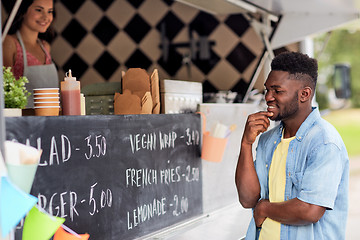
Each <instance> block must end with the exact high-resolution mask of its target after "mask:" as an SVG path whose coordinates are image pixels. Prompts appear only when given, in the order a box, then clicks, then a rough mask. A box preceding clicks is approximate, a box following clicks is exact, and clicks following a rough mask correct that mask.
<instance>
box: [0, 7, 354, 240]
mask: <svg viewBox="0 0 360 240" xmlns="http://www.w3.org/2000/svg"><path fill="white" fill-rule="evenodd" d="M5 2H6V1H5ZM5 2H4V1H3V6H2V7H3V9H2V10H3V11H2V15H4V14H7V15H9V14H10V13H11V11H12V10H13V8H12V7H8V6H7V5H8V4H6V3H5ZM6 7H7V8H8V9H5V8H6ZM55 7H56V11H57V19H56V22H55V23H54V27H55V30H56V32H57V36H56V38H55V40H54V41H53V42H52V49H53V50H52V57H53V59H54V61H55V62H56V63H57V65H58V72H59V77H60V79H63V78H64V76H65V72H66V71H67V70H68V69H69V68H71V69H72V71H73V75H74V76H76V77H78V79H79V80H80V82H81V85H82V90H83V93H84V95H85V99H86V100H85V102H86V105H87V106H91V104H94V103H93V102H90V99H95V98H96V97H98V98H101V99H102V100H104V99H106V101H108V99H109V96H110V100H111V101H110V103H111V104H110V105H112V104H113V102H112V100H113V99H114V94H115V92H116V91H121V86H120V85H116V82H118V83H119V84H120V82H121V80H122V77H123V73H122V72H126V71H127V69H129V68H138V67H139V68H143V69H145V70H146V71H148V72H150V71H152V70H153V69H158V70H159V78H160V85H161V86H160V89H159V95H161V104H162V105H161V108H162V114H121V115H109V114H108V113H109V112H106V113H101V114H99V113H97V112H94V114H93V115H89V113H90V110H89V111H88V115H86V116H50V117H49V116H21V117H5V116H4V113H3V105H4V104H3V96H2V91H0V93H1V94H0V107H1V109H0V135H1V136H0V149H1V152H2V153H4V141H5V139H6V140H14V141H17V142H20V143H23V144H27V145H31V146H33V147H35V148H38V149H42V150H43V153H42V156H41V159H40V161H39V166H38V168H37V172H36V175H35V179H34V183H33V186H32V190H31V192H30V194H33V195H34V196H35V197H36V198H37V199H38V201H37V205H38V206H39V208H41V209H43V211H45V212H46V213H47V214H49V215H52V216H57V217H60V218H63V219H65V222H64V223H63V226H66V228H67V229H72V231H73V232H75V233H77V234H83V233H89V234H90V238H89V239H106V240H107V239H109V240H110V239H193V238H199V239H242V238H244V236H245V234H246V230H247V226H248V224H249V221H250V218H251V215H252V212H251V210H249V209H244V208H242V207H241V205H240V203H239V202H238V195H237V192H236V187H235V181H234V176H235V167H236V163H237V158H238V155H239V150H240V149H239V143H240V140H241V136H242V132H243V126H244V124H245V121H246V117H247V115H249V114H250V113H253V112H256V111H259V110H262V109H263V107H264V106H263V105H262V102H261V99H260V98H261V95H260V98H259V97H258V96H254V91H253V90H254V89H257V88H258V89H261V88H262V86H263V83H264V80H265V76H266V75H267V73H268V72H269V62H270V61H271V58H272V57H273V56H274V55H276V54H277V53H279V52H282V51H284V50H293V51H301V52H304V53H307V54H309V55H311V54H312V44H311V41H310V40H309V38H308V37H309V36H311V35H313V34H316V33H321V32H326V31H329V30H331V29H334V28H336V27H338V26H340V25H342V24H345V23H348V22H350V21H353V20H356V19H358V18H359V12H358V9H357V8H356V5H355V4H354V3H353V2H352V1H351V0H332V1H325V0H305V1H295V0H290V1H289V0H271V1H268V0H267V1H265V0H249V1H245V0H207V1H203V0H177V1H165V0H164V1H162V0H145V1H136V3H135V2H134V1H126V0H113V1H106V2H101V1H79V2H78V3H77V4H75V3H73V2H71V1H58V2H57V3H56V5H55ZM2 19H4V16H2ZM0 50H1V49H0ZM0 52H2V51H0ZM0 61H2V60H0ZM173 79H174V80H177V81H174V82H172V81H171V80H173ZM165 80H169V81H165ZM178 80H181V81H179V82H178ZM184 82H185V85H184ZM196 83H197V84H196ZM1 84H2V81H0V86H1V88H0V89H2V85H1ZM109 84H112V85H109ZM166 84H168V85H166ZM107 86H108V87H107ZM109 86H111V87H109ZM119 86H120V87H119ZM118 87H119V89H120V90H119V89H118ZM109 88H111V89H110V90H109ZM94 89H95V90H94ZM229 90H231V91H232V92H236V93H237V97H235V100H234V99H233V100H234V101H233V102H235V103H229V102H226V100H224V101H223V103H202V100H201V101H200V102H197V99H198V97H199V94H200V97H201V98H203V97H205V95H206V94H209V93H211V92H217V93H219V95H217V96H216V94H215V98H216V97H218V98H221V97H223V96H224V91H225V92H227V91H229ZM99 92H100V93H99ZM221 94H222V95H221ZM226 94H227V93H225V95H226ZM226 96H227V95H226ZM220 102H221V101H220ZM101 103H102V102H101ZM97 104H100V103H97ZM194 104H195V105H196V106H197V107H198V109H197V111H199V112H201V116H202V117H200V114H198V113H195V111H194V109H190V110H191V111H190V113H188V112H186V110H188V109H189V108H191V107H192V106H193V105H194ZM107 105H109V104H107ZM164 109H167V110H166V111H165V110H164ZM87 110H88V109H87ZM109 111H111V110H109ZM112 111H114V110H112ZM23 112H24V111H23ZM30 115H31V114H30ZM217 124H218V125H219V124H221V125H225V126H227V127H228V130H230V132H229V134H227V135H226V139H225V141H219V142H218V141H215V143H212V144H215V145H208V144H210V143H209V142H208V140H206V146H205V138H207V135H206V133H207V132H209V131H213V130H214V126H216V125H217ZM212 140H214V139H210V141H212ZM215 140H216V139H215ZM220 146H221V147H220ZM205 147H206V148H205ZM214 149H215V150H216V151H215V152H211V154H208V155H207V156H206V153H208V151H209V152H210V151H212V150H214ZM217 154H219V155H217ZM209 155H210V156H218V157H214V158H212V157H208V156H209ZM23 227H24V221H21V223H20V224H19V225H18V226H17V227H16V229H15V230H14V231H13V232H12V233H11V234H13V235H14V236H15V238H16V239H21V235H22V231H23ZM14 232H15V233H14ZM11 234H10V235H11ZM7 237H9V236H7ZM9 238H10V237H9Z"/></svg>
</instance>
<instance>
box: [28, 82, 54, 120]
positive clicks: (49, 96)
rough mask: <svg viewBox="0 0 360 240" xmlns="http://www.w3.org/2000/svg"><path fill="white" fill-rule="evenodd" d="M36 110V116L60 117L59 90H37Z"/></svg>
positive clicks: (35, 91)
mask: <svg viewBox="0 0 360 240" xmlns="http://www.w3.org/2000/svg"><path fill="white" fill-rule="evenodd" d="M33 91H34V108H35V115H36V116H58V115H59V110H60V96H59V88H36V89H34V90H33Z"/></svg>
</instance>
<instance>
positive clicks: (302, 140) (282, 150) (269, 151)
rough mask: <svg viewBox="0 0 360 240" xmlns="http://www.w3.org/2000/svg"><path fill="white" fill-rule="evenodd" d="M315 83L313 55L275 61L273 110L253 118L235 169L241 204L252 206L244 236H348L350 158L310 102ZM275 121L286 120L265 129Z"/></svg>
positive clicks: (270, 84) (269, 94) (270, 89)
mask: <svg viewBox="0 0 360 240" xmlns="http://www.w3.org/2000/svg"><path fill="white" fill-rule="evenodd" d="M316 80H317V62H316V60H315V59H312V58H309V57H308V56H307V55H304V54H301V53H295V52H286V53H282V54H279V55H278V56H277V57H275V58H274V59H273V61H272V63H271V72H270V74H269V76H268V78H267V80H266V82H265V88H266V94H265V100H266V103H267V105H268V108H267V111H264V112H258V113H255V114H252V115H250V116H249V117H248V119H247V122H246V125H245V130H244V135H243V138H242V141H241V150H240V156H239V160H238V165H237V168H236V176H235V182H236V186H237V190H238V194H239V200H240V203H241V204H242V206H243V207H245V208H253V219H252V220H251V222H250V225H249V228H248V232H247V236H246V239H260V240H265V239H271V240H275V239H281V240H283V239H291V240H292V239H299V240H312V239H314V240H321V239H326V240H329V239H337V240H338V239H345V227H346V219H347V210H348V175H349V159H348V156H347V152H346V148H345V145H344V143H343V141H342V139H341V137H340V135H339V134H338V132H337V131H336V130H335V128H334V127H333V126H331V125H330V124H329V123H328V122H326V121H325V120H323V119H322V118H321V117H320V114H319V111H318V109H317V108H312V106H311V102H312V101H311V100H312V98H313V97H314V92H315V87H316ZM269 119H270V120H273V121H281V122H280V124H279V125H278V126H276V127H274V128H272V129H271V130H269V131H267V129H268V127H269V124H270V121H269ZM265 131H267V132H265ZM260 133H263V134H261V136H260V138H259V142H258V146H257V149H256V161H255V162H254V161H253V156H252V145H253V144H254V142H255V139H256V137H257V136H258V135H259V134H260Z"/></svg>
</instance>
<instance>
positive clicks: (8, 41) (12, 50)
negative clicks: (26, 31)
mask: <svg viewBox="0 0 360 240" xmlns="http://www.w3.org/2000/svg"><path fill="white" fill-rule="evenodd" d="M15 41H17V40H16V38H14V37H13V36H6V38H5V40H4V42H3V46H2V47H3V49H2V51H3V65H4V66H5V67H13V66H14V64H15V59H16V44H15Z"/></svg>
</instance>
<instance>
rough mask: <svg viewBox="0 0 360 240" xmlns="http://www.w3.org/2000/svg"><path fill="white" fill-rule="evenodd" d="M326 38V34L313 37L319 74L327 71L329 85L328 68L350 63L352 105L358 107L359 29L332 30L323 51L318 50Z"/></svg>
mask: <svg viewBox="0 0 360 240" xmlns="http://www.w3.org/2000/svg"><path fill="white" fill-rule="evenodd" d="M326 39H327V35H326V34H324V35H321V36H319V37H317V38H315V39H314V42H315V57H316V58H317V59H318V63H319V75H320V74H321V73H322V72H326V71H327V73H326V75H327V76H328V79H327V85H329V80H330V79H331V78H330V77H331V76H329V72H328V69H329V68H330V69H331V68H332V66H333V65H334V64H336V63H349V64H350V65H351V80H352V82H351V88H352V97H351V102H352V106H353V107H360V68H359V66H360V48H359V43H360V31H349V30H347V29H339V30H335V31H333V32H332V33H331V36H330V38H329V41H328V43H327V45H326V47H325V49H324V51H323V52H320V49H321V48H322V46H323V45H324V42H325V41H326ZM330 74H331V73H330Z"/></svg>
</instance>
